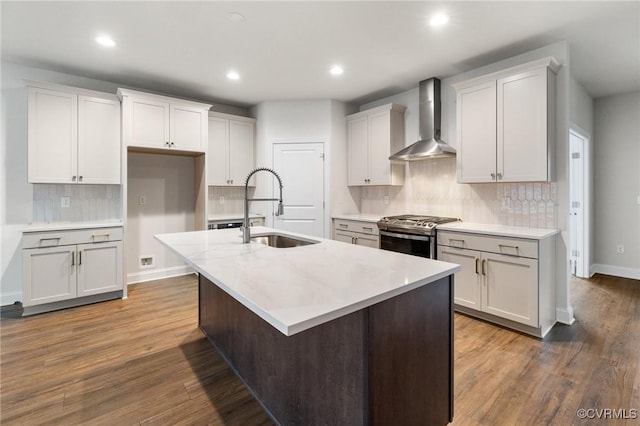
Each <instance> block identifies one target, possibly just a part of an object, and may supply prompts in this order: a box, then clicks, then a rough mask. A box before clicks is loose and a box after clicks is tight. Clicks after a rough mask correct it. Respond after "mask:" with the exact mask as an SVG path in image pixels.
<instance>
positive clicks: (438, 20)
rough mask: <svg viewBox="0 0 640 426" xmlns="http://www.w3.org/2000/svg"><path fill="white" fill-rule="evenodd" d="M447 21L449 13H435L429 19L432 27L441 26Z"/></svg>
mask: <svg viewBox="0 0 640 426" xmlns="http://www.w3.org/2000/svg"><path fill="white" fill-rule="evenodd" d="M447 22H449V15H447V14H446V13H436V14H435V15H433V16H432V17H431V19H430V20H429V25H431V26H432V27H441V26H443V25H444V24H446V23H447Z"/></svg>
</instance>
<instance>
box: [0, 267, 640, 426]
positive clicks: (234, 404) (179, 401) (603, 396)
mask: <svg viewBox="0 0 640 426" xmlns="http://www.w3.org/2000/svg"><path fill="white" fill-rule="evenodd" d="M572 301H573V306H574V309H575V316H576V320H577V321H576V323H575V324H574V325H572V326H563V325H557V326H556V327H555V328H554V329H553V330H552V331H551V333H550V334H549V335H548V336H547V338H546V339H545V340H543V341H541V340H538V339H535V338H532V337H529V336H526V335H523V334H519V333H516V332H513V331H510V330H507V329H503V328H500V327H497V326H494V325H492V324H488V323H485V322H482V321H479V320H476V319H472V318H469V317H466V316H463V315H458V314H456V318H455V333H456V334H455V345H456V346H455V415H454V423H453V424H455V425H503V424H504V425H515V424H557V425H568V424H581V422H583V423H585V424H586V423H591V424H595V423H597V424H603V423H604V424H621V425H622V424H624V425H630V424H632V423H634V421H632V420H615V419H607V420H605V421H602V420H595V421H594V420H589V419H587V420H581V419H579V418H578V417H577V415H576V411H577V410H578V409H579V408H584V409H612V410H620V409H624V410H626V411H625V412H620V411H617V412H615V413H611V412H610V413H609V417H613V414H616V415H618V416H620V415H626V416H627V417H632V416H633V413H634V411H632V410H636V411H635V413H637V416H638V418H640V282H639V281H634V280H629V279H622V278H616V277H609V276H604V275H596V276H595V277H594V278H592V279H590V280H581V279H574V280H573V281H572ZM196 306H197V279H196V278H195V277H194V276H188V277H179V278H171V279H167V280H160V281H155V282H149V283H144V284H138V285H134V286H131V287H129V299H127V300H115V301H110V302H104V303H99V304H95V305H89V306H83V307H78V308H73V309H67V310H64V311H58V312H52V313H47V314H42V315H37V316H33V317H29V318H20V317H19V316H18V315H17V314H18V313H17V312H15V311H12V310H10V309H9V310H7V309H4V310H3V312H2V322H1V324H0V328H1V330H0V331H1V333H0V338H1V340H0V345H1V348H0V375H1V377H0V386H1V393H0V399H1V401H0V410H1V412H0V424H2V425H3V426H4V425H32V424H47V425H75V424H91V425H101V424H105V425H147V424H164V425H177V424H214V425H215V424H218V425H222V424H224V425H260V424H272V422H271V421H270V419H269V418H268V416H267V415H266V414H265V412H264V410H263V409H262V407H261V406H260V404H259V403H258V402H256V401H255V399H254V398H253V396H252V395H251V393H250V392H249V391H248V390H247V389H246V388H245V387H244V385H243V384H242V382H241V381H240V380H239V379H237V378H236V376H235V375H234V374H233V372H232V371H231V370H230V369H229V368H228V367H227V366H226V364H225V362H224V361H223V360H222V359H221V357H220V356H219V355H218V354H217V352H216V351H215V350H214V349H213V348H212V347H211V345H210V344H209V343H208V342H207V341H206V340H205V339H204V338H203V336H202V334H201V333H200V331H199V330H198V328H197V309H196ZM595 414H596V413H595V412H593V411H592V412H590V415H595ZM601 414H602V413H601ZM605 414H606V413H605Z"/></svg>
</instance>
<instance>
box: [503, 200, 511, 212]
mask: <svg viewBox="0 0 640 426" xmlns="http://www.w3.org/2000/svg"><path fill="white" fill-rule="evenodd" d="M501 208H502V210H508V209H510V208H511V198H509V197H502V207H501Z"/></svg>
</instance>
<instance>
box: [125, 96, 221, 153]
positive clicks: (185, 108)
mask: <svg viewBox="0 0 640 426" xmlns="http://www.w3.org/2000/svg"><path fill="white" fill-rule="evenodd" d="M118 95H119V96H120V98H121V99H122V108H123V113H122V117H123V118H122V125H123V137H124V142H125V144H126V146H128V147H139V148H150V149H158V150H177V151H188V152H205V151H206V147H207V128H208V126H207V114H208V110H209V108H210V107H211V105H208V104H202V103H198V102H191V101H185V100H182V99H176V98H169V97H166V96H159V95H154V94H150V93H144V92H137V91H134V90H127V89H118Z"/></svg>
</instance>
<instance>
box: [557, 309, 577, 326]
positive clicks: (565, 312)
mask: <svg viewBox="0 0 640 426" xmlns="http://www.w3.org/2000/svg"><path fill="white" fill-rule="evenodd" d="M575 320H576V319H575V318H574V317H573V308H572V307H569V308H567V309H564V308H556V321H558V322H560V323H562V324H566V325H571V324H573V323H574V322H575Z"/></svg>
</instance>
